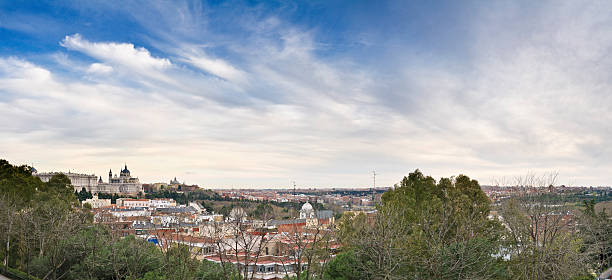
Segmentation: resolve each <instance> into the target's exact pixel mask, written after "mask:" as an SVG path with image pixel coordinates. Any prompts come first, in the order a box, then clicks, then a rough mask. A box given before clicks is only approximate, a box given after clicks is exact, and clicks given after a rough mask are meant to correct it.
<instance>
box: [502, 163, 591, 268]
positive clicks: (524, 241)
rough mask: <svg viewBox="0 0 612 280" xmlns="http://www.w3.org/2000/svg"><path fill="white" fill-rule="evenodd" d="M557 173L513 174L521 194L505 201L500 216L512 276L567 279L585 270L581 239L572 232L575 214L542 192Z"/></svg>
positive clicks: (550, 184) (553, 182)
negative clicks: (522, 175) (504, 231)
mask: <svg viewBox="0 0 612 280" xmlns="http://www.w3.org/2000/svg"><path fill="white" fill-rule="evenodd" d="M556 178H557V174H556V173H550V174H544V175H542V176H536V175H535V174H528V175H527V176H525V177H516V179H515V184H516V185H515V187H516V188H517V189H521V190H522V191H523V195H522V196H520V197H513V198H511V199H508V200H507V201H505V202H504V203H503V205H502V208H501V211H500V213H501V217H502V218H503V222H504V225H505V226H506V227H507V229H508V230H507V234H506V241H507V242H505V244H504V249H505V251H504V254H507V255H508V256H509V258H510V261H509V273H510V275H511V277H512V278H513V279H567V278H572V277H579V276H582V275H585V274H587V271H586V265H585V254H584V253H583V252H582V246H583V244H582V240H581V238H580V237H579V236H578V235H577V234H575V232H574V227H573V225H574V222H575V219H576V217H575V216H574V215H572V213H571V211H570V209H569V208H568V206H567V205H565V203H563V202H561V201H559V200H558V199H556V198H555V197H554V196H542V195H541V194H540V193H541V192H542V191H541V190H548V189H549V187H550V186H553V185H554V184H555V181H556Z"/></svg>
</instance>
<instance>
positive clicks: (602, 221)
mask: <svg viewBox="0 0 612 280" xmlns="http://www.w3.org/2000/svg"><path fill="white" fill-rule="evenodd" d="M580 220H581V224H580V233H581V234H582V237H583V239H584V247H585V253H586V255H587V258H588V260H589V263H590V264H591V268H592V269H594V270H595V271H596V272H598V273H597V274H599V273H601V272H603V271H605V270H606V269H607V268H610V267H612V218H611V217H610V216H609V215H608V214H607V213H606V212H605V209H602V210H601V211H600V212H596V211H595V200H591V201H584V210H583V211H582V214H581V219H580Z"/></svg>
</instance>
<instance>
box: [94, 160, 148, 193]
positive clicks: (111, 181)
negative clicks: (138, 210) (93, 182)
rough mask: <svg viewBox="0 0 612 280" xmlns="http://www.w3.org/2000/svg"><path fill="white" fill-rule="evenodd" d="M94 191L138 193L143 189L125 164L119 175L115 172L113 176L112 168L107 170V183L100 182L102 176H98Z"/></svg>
mask: <svg viewBox="0 0 612 280" xmlns="http://www.w3.org/2000/svg"><path fill="white" fill-rule="evenodd" d="M92 192H94V191H92ZM95 192H100V193H119V194H138V193H142V192H144V189H143V188H142V184H141V183H140V181H139V180H138V178H136V177H132V176H131V175H130V171H129V170H128V168H127V164H126V165H125V167H124V168H123V169H121V172H120V173H119V177H117V174H115V175H114V176H113V171H112V170H109V171H108V183H104V182H102V177H100V180H99V182H98V187H97V189H96V191H95Z"/></svg>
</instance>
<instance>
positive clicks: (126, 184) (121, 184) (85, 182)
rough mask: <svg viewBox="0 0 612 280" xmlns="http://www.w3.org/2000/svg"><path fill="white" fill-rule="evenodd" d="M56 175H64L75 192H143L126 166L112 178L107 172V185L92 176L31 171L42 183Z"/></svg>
mask: <svg viewBox="0 0 612 280" xmlns="http://www.w3.org/2000/svg"><path fill="white" fill-rule="evenodd" d="M57 174H64V175H66V176H67V177H68V179H70V183H71V185H72V186H73V187H74V190H75V191H81V189H83V188H85V190H87V191H88V192H91V193H110V194H113V193H117V194H138V193H139V192H143V188H142V184H140V181H139V180H138V178H134V177H132V176H131V175H130V171H129V170H128V169H127V165H125V167H124V168H123V169H122V170H121V172H120V173H119V177H117V174H115V175H114V176H113V172H112V170H111V171H109V172H108V183H104V181H102V177H100V178H98V176H96V175H94V174H80V173H72V172H43V173H38V172H37V171H36V169H32V175H34V176H36V177H38V178H40V180H41V181H43V182H49V179H51V177H53V176H54V175H57Z"/></svg>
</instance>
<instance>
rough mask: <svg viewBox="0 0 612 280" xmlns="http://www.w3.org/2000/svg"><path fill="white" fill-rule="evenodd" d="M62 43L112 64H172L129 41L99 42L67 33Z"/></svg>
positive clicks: (139, 66)
mask: <svg viewBox="0 0 612 280" xmlns="http://www.w3.org/2000/svg"><path fill="white" fill-rule="evenodd" d="M60 45H61V46H63V47H65V48H67V49H70V50H75V51H79V52H83V53H85V54H87V55H89V56H91V57H94V58H96V59H99V60H102V61H105V62H107V63H110V64H115V65H122V66H126V67H129V68H132V69H147V68H153V69H158V70H161V69H165V68H168V67H170V66H171V65H172V63H171V62H170V60H168V59H166V58H156V57H153V56H151V53H149V51H148V50H147V49H145V48H142V47H140V48H137V47H134V45H133V44H129V43H112V42H111V43H108V42H103V43H97V42H95V43H94V42H90V41H88V40H85V39H83V37H82V36H81V34H78V33H77V34H73V35H67V36H66V37H65V38H64V39H63V40H62V41H61V42H60Z"/></svg>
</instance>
